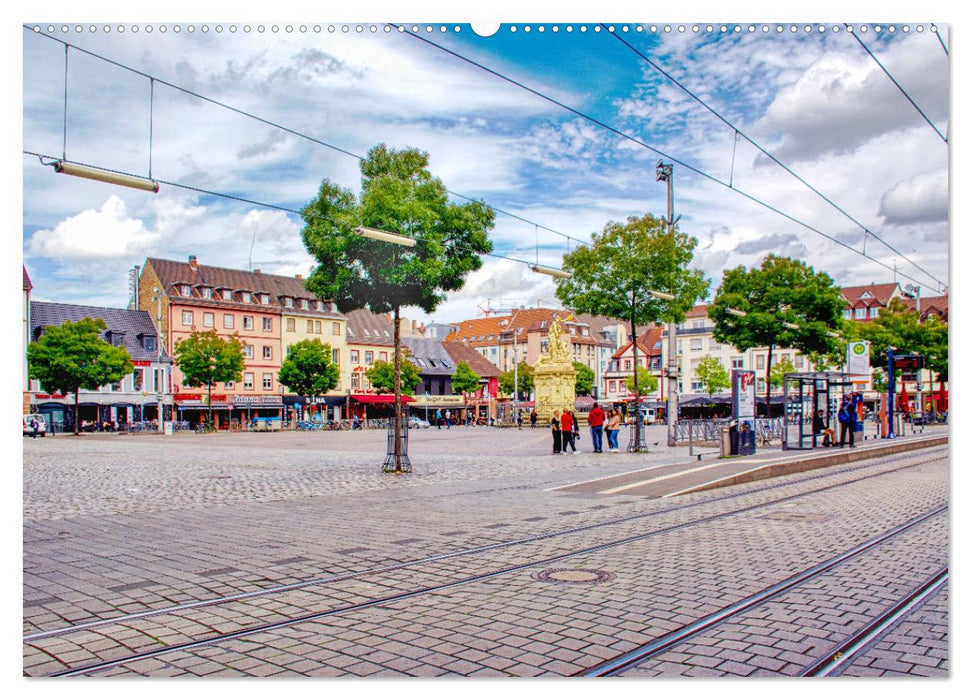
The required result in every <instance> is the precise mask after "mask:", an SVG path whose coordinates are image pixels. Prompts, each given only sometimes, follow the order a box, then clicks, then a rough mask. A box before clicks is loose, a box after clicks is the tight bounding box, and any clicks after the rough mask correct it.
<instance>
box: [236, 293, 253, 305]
mask: <svg viewBox="0 0 971 700" xmlns="http://www.w3.org/2000/svg"><path fill="white" fill-rule="evenodd" d="M239 296H240V298H241V299H242V300H243V301H244V302H245V303H247V304H252V303H253V295H252V294H250V293H249V292H243V293H242V294H240V295H239Z"/></svg>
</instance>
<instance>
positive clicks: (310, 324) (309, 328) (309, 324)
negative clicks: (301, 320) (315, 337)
mask: <svg viewBox="0 0 971 700" xmlns="http://www.w3.org/2000/svg"><path fill="white" fill-rule="evenodd" d="M307 332H308V333H313V332H314V322H313V321H311V320H310V319H309V318H308V319H307Z"/></svg>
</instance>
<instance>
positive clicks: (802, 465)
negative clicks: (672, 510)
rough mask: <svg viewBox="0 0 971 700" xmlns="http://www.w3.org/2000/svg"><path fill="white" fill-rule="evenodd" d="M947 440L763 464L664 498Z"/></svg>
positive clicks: (939, 438)
mask: <svg viewBox="0 0 971 700" xmlns="http://www.w3.org/2000/svg"><path fill="white" fill-rule="evenodd" d="M948 437H949V436H947V435H935V436H931V437H920V438H914V439H910V440H906V441H901V442H894V443H892V444H889V445H881V446H879V447H865V448H854V449H850V450H846V451H840V452H831V453H827V454H825V455H819V456H818V457H808V458H805V459H797V460H794V461H790V462H774V463H771V464H762V465H759V466H758V467H754V468H752V469H748V470H746V471H743V472H740V473H738V474H733V475H731V476H726V477H722V478H720V479H715V480H714V481H709V482H706V483H704V484H699V485H698V486H689V487H688V488H686V489H682V490H680V491H678V492H677V493H670V494H667V496H665V497H670V496H682V495H684V494H687V493H696V492H698V491H708V490H711V489H717V488H723V487H725V486H736V485H738V484H746V483H749V482H752V481H760V480H762V479H771V478H773V477H776V476H786V475H788V474H798V473H799V472H805V471H810V470H812V469H821V468H822V467H831V466H833V465H836V464H849V463H850V462H861V461H863V460H867V459H873V458H874V457H884V456H886V455H891V454H897V453H900V452H912V451H914V450H922V449H925V448H928V447H936V446H938V445H946V444H947V443H948Z"/></svg>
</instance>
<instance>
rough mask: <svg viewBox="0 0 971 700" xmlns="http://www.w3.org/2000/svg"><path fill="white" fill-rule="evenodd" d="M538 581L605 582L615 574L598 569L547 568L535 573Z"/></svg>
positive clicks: (534, 576)
mask: <svg viewBox="0 0 971 700" xmlns="http://www.w3.org/2000/svg"><path fill="white" fill-rule="evenodd" d="M533 578H535V579H536V580H537V581H543V582H545V583H570V584H577V583H604V582H605V581H610V580H612V579H613V578H614V575H613V574H611V573H609V572H607V571H600V570H598V569H546V570H544V571H540V572H539V573H538V574H533Z"/></svg>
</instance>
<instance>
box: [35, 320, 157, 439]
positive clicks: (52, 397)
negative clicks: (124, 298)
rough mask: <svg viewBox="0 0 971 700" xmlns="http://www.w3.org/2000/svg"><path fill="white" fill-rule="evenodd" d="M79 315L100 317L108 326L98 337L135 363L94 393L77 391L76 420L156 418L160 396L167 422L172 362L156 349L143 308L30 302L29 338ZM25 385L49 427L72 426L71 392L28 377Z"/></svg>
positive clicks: (153, 330)
mask: <svg viewBox="0 0 971 700" xmlns="http://www.w3.org/2000/svg"><path fill="white" fill-rule="evenodd" d="M84 318H92V319H101V320H103V321H104V322H105V325H106V326H107V329H106V330H105V331H104V333H103V334H102V337H103V339H104V340H105V341H107V342H109V343H111V344H112V345H115V346H120V347H124V348H125V349H126V350H127V351H128V354H129V355H130V356H131V359H132V364H134V365H135V367H134V369H133V370H132V371H131V372H130V373H129V374H128V375H126V376H125V377H124V378H122V379H121V380H120V381H118V382H115V383H113V384H110V385H108V386H103V387H100V388H99V389H96V390H93V391H87V390H84V389H82V390H81V391H80V392H79V393H78V397H77V399H78V416H77V420H79V421H82V422H98V423H101V424H103V423H106V422H107V423H112V422H116V423H118V424H119V425H121V424H126V423H136V422H140V421H149V420H156V419H157V418H158V404H159V396H160V395H161V400H162V404H163V407H164V408H163V410H164V412H165V416H164V417H165V420H170V419H171V414H172V394H171V391H170V387H171V383H170V381H171V380H170V372H171V369H172V360H171V357H170V356H169V354H168V353H167V352H166V351H165V350H164V348H162V349H161V350H160V345H159V339H158V331H157V329H156V328H155V324H154V323H153V322H152V318H151V316H150V315H149V314H148V312H146V311H139V310H135V309H113V308H105V307H100V306H80V305H77V304H56V303H50V302H41V301H32V302H31V303H30V323H31V338H32V340H37V339H39V338H40V336H41V335H42V334H43V333H44V331H45V329H46V328H48V327H51V326H60V325H61V324H63V323H64V322H65V321H71V322H72V323H76V322H77V321H80V320H82V319H84ZM30 388H31V404H32V412H36V413H41V414H43V415H44V417H45V419H46V421H47V425H48V429H49V430H51V431H52V432H62V431H73V430H74V424H75V417H74V414H73V411H74V398H75V397H74V396H73V395H66V396H65V395H63V394H57V393H54V392H51V391H48V390H46V389H45V388H44V387H43V386H41V385H40V382H38V381H37V380H36V379H34V380H31V385H30Z"/></svg>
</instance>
